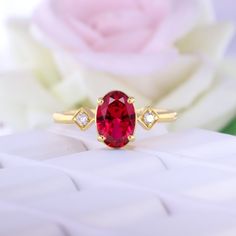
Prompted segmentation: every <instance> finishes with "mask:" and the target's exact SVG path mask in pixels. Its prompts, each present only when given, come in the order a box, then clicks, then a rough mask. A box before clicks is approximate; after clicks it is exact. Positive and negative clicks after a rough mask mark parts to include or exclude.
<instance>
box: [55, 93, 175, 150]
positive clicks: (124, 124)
mask: <svg viewBox="0 0 236 236" xmlns="http://www.w3.org/2000/svg"><path fill="white" fill-rule="evenodd" d="M53 119H54V121H55V122H57V123H63V124H76V125H77V126H78V127H79V128H80V129H81V130H82V131H84V130H87V129H88V128H89V127H90V126H91V125H92V124H93V123H94V122H95V123H96V126H97V132H98V141H100V142H103V143H105V144H106V145H107V146H109V147H111V148H121V147H124V146H125V145H126V144H128V143H129V142H132V141H134V139H135V138H134V132H135V127H136V124H137V123H139V124H141V126H142V127H143V128H144V129H146V130H150V129H151V128H152V127H153V126H154V125H155V124H156V123H157V122H171V121H175V120H176V119H177V113H176V112H174V111H169V110H163V109H156V108H153V107H151V106H148V107H145V108H141V109H135V99H134V98H133V97H129V96H127V95H126V94H125V93H123V92H121V91H112V92H109V93H107V94H106V95H105V96H104V97H103V98H99V99H98V101H97V108H96V109H89V108H85V107H81V108H79V109H78V110H72V111H68V112H64V113H54V114H53Z"/></svg>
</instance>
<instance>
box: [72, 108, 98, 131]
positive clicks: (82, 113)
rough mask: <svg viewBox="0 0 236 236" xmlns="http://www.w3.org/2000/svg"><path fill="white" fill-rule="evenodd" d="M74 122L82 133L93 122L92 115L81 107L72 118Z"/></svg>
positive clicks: (88, 110)
mask: <svg viewBox="0 0 236 236" xmlns="http://www.w3.org/2000/svg"><path fill="white" fill-rule="evenodd" d="M73 120H74V122H75V123H76V124H77V125H78V126H79V128H80V129H81V130H82V131H84V130H86V129H88V128H89V127H90V126H91V124H92V123H93V121H94V113H93V112H92V111H91V110H90V109H87V108H84V107H81V108H79V109H78V111H77V113H76V114H75V115H74V117H73Z"/></svg>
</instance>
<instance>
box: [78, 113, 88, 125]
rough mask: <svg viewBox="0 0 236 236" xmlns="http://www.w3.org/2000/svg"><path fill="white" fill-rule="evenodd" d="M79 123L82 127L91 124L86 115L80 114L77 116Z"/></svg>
mask: <svg viewBox="0 0 236 236" xmlns="http://www.w3.org/2000/svg"><path fill="white" fill-rule="evenodd" d="M77 122H78V124H79V125H80V126H83V127H84V126H86V125H87V124H88V122H89V117H88V115H87V114H86V113H80V114H78V115H77Z"/></svg>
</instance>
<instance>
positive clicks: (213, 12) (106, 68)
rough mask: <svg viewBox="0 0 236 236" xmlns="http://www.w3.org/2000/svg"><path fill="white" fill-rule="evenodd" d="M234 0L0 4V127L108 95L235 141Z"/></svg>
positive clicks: (0, 0) (42, 118)
mask: <svg viewBox="0 0 236 236" xmlns="http://www.w3.org/2000/svg"><path fill="white" fill-rule="evenodd" d="M235 11H236V3H235V1H233V0H225V1H222V0H212V1H208V0H166V1H162V0H98V1H94V0H46V1H40V0H31V1H29V0H19V1H18V2H16V1H13V0H0V35H1V37H0V122H1V128H2V130H6V132H8V131H17V130H22V129H26V128H35V127H36V128H37V127H42V126H47V125H50V124H51V122H52V121H51V114H52V113H53V112H55V111H61V110H65V109H70V108H75V107H79V106H80V105H81V104H83V105H88V106H93V105H94V103H95V102H96V98H97V97H100V96H102V95H103V94H105V93H106V92H108V91H109V90H112V89H120V90H123V91H125V92H127V93H128V94H130V95H132V96H134V97H135V98H136V101H137V106H144V105H147V104H153V105H155V106H157V107H160V108H162V107H163V108H170V109H174V110H177V111H178V112H179V113H180V116H179V119H178V121H177V122H175V123H173V124H171V125H170V126H169V129H170V130H181V129H186V128H192V127H200V128H206V129H211V130H217V131H222V132H226V133H230V134H236V118H235V117H236V39H235V36H234V33H235V26H236V16H235Z"/></svg>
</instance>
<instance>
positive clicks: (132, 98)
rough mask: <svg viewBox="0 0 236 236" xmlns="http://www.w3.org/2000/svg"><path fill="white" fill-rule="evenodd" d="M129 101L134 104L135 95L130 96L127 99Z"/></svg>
mask: <svg viewBox="0 0 236 236" xmlns="http://www.w3.org/2000/svg"><path fill="white" fill-rule="evenodd" d="M127 102H128V103H129V104H133V103H134V102H135V98H134V97H129V98H128V100H127Z"/></svg>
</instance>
